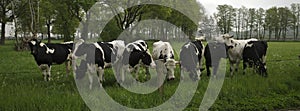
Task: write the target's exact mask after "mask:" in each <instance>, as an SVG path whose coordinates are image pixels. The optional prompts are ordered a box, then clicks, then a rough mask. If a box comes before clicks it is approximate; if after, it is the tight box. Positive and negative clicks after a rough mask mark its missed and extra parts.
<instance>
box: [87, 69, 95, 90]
mask: <svg viewBox="0 0 300 111" xmlns="http://www.w3.org/2000/svg"><path fill="white" fill-rule="evenodd" d="M93 74H95V65H92V64H88V76H89V82H90V84H89V88H90V90H91V89H92V87H93Z"/></svg>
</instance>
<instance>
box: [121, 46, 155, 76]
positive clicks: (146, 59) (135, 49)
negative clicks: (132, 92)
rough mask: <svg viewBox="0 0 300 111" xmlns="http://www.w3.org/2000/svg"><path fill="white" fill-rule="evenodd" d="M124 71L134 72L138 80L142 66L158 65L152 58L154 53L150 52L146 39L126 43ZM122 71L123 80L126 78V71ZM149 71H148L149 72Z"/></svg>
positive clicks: (153, 66)
mask: <svg viewBox="0 0 300 111" xmlns="http://www.w3.org/2000/svg"><path fill="white" fill-rule="evenodd" d="M122 62H123V68H122V69H123V71H126V72H129V73H131V72H134V73H135V78H136V80H138V72H139V68H140V66H141V65H142V66H146V69H148V68H147V67H152V68H155V67H156V65H155V63H154V61H153V59H152V55H151V54H150V53H149V50H148V45H147V43H146V42H145V41H144V40H137V41H135V42H132V43H129V44H127V45H126V47H125V50H124V53H123V58H122ZM123 71H122V73H121V82H123V81H124V80H125V75H124V72H123ZM148 73H149V71H146V74H147V75H149V74H148Z"/></svg>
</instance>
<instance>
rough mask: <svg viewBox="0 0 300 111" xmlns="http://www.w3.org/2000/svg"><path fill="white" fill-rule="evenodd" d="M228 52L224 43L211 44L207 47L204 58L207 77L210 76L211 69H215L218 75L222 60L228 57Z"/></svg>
mask: <svg viewBox="0 0 300 111" xmlns="http://www.w3.org/2000/svg"><path fill="white" fill-rule="evenodd" d="M226 52H227V51H226V46H225V44H224V43H216V42H209V43H208V44H207V45H206V46H205V50H204V57H205V65H206V71H207V76H210V69H209V68H210V67H212V68H213V72H214V75H216V73H217V70H218V68H219V63H220V60H221V58H226V57H227V54H226Z"/></svg>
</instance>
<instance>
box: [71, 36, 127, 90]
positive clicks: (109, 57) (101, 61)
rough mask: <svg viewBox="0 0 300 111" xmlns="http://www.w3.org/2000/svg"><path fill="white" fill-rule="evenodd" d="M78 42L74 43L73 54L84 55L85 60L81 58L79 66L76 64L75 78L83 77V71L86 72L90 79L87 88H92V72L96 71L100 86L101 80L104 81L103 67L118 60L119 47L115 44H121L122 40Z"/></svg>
mask: <svg viewBox="0 0 300 111" xmlns="http://www.w3.org/2000/svg"><path fill="white" fill-rule="evenodd" d="M81 41H83V40H81ZM118 43H120V44H118ZM78 44H79V45H75V46H77V47H76V49H75V51H74V56H76V57H79V56H83V55H86V58H85V60H81V62H80V65H79V66H76V71H75V72H76V78H77V79H81V78H82V77H84V75H85V73H88V75H89V81H90V85H89V88H90V89H92V84H93V77H92V74H93V73H95V71H96V73H97V76H98V82H99V85H100V87H102V82H103V81H104V79H103V75H104V69H105V68H106V67H110V66H111V65H113V64H116V63H117V61H118V60H119V58H118V49H119V48H118V46H116V45H120V46H121V45H122V41H113V42H96V43H85V42H79V43H78Z"/></svg>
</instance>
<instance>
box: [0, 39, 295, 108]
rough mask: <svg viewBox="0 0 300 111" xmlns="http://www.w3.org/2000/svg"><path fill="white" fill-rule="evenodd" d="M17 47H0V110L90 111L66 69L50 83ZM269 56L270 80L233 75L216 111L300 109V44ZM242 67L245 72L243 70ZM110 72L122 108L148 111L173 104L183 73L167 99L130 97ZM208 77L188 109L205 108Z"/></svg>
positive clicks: (56, 70) (274, 45)
mask: <svg viewBox="0 0 300 111" xmlns="http://www.w3.org/2000/svg"><path fill="white" fill-rule="evenodd" d="M56 42H58V41H56ZM175 47H181V46H175ZM13 48H14V45H13V41H7V45H5V46H0V111H6V110H26V111H27V110H29V111H34V110H63V111H65V110H70V111H82V110H89V108H88V107H87V106H86V105H85V103H84V101H83V100H82V98H81V96H80V95H79V93H78V91H77V87H76V84H75V81H74V79H73V77H72V76H69V77H66V76H65V66H64V65H55V66H54V67H53V68H52V76H53V79H54V80H53V81H50V82H45V81H43V78H42V74H41V71H40V70H39V69H38V67H37V65H36V63H35V61H34V58H33V57H32V56H31V55H30V52H29V51H24V52H16V51H14V50H13ZM267 53H268V58H267V67H268V74H269V76H268V78H263V77H261V76H259V75H258V74H254V73H252V71H251V70H248V73H247V74H246V75H243V74H242V70H239V74H235V75H234V77H232V78H231V77H230V76H229V72H228V71H229V70H228V71H227V73H226V74H227V75H226V78H225V81H224V84H223V87H222V90H221V92H220V94H219V96H218V98H217V100H216V102H215V103H214V105H213V106H212V107H211V109H210V110H279V109H299V108H300V67H299V64H300V60H298V55H299V54H300V42H269V49H268V52H267ZM227 66H229V65H227ZM240 67H241V68H240V69H242V65H240ZM227 69H228V68H227ZM105 73H106V75H105V78H106V82H105V83H104V88H105V89H106V91H107V92H108V93H109V95H110V96H111V97H112V98H114V99H115V100H116V101H117V102H120V103H121V104H122V105H125V106H128V107H132V108H139V109H143V108H151V107H155V106H157V105H160V104H161V103H164V101H166V100H168V99H169V97H170V96H172V94H173V93H174V91H175V90H176V87H177V85H178V83H179V73H180V72H179V68H177V69H176V71H175V73H176V76H177V78H176V80H175V81H171V82H166V84H165V86H164V90H165V92H164V95H163V96H161V95H159V93H158V91H156V92H154V93H152V94H149V95H147V96H145V95H138V94H133V93H130V92H128V91H126V90H124V89H123V88H121V87H120V86H118V85H117V84H115V79H114V76H113V74H112V71H111V70H106V71H105ZM202 74H203V76H202V79H201V80H200V81H199V85H198V89H197V92H196V94H195V96H194V98H193V100H192V101H191V102H190V104H189V105H188V107H187V108H186V110H198V107H199V106H200V104H201V101H202V97H203V95H204V92H205V90H206V88H207V85H208V82H209V78H208V77H206V71H203V73H202ZM179 105H180V103H179Z"/></svg>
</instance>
